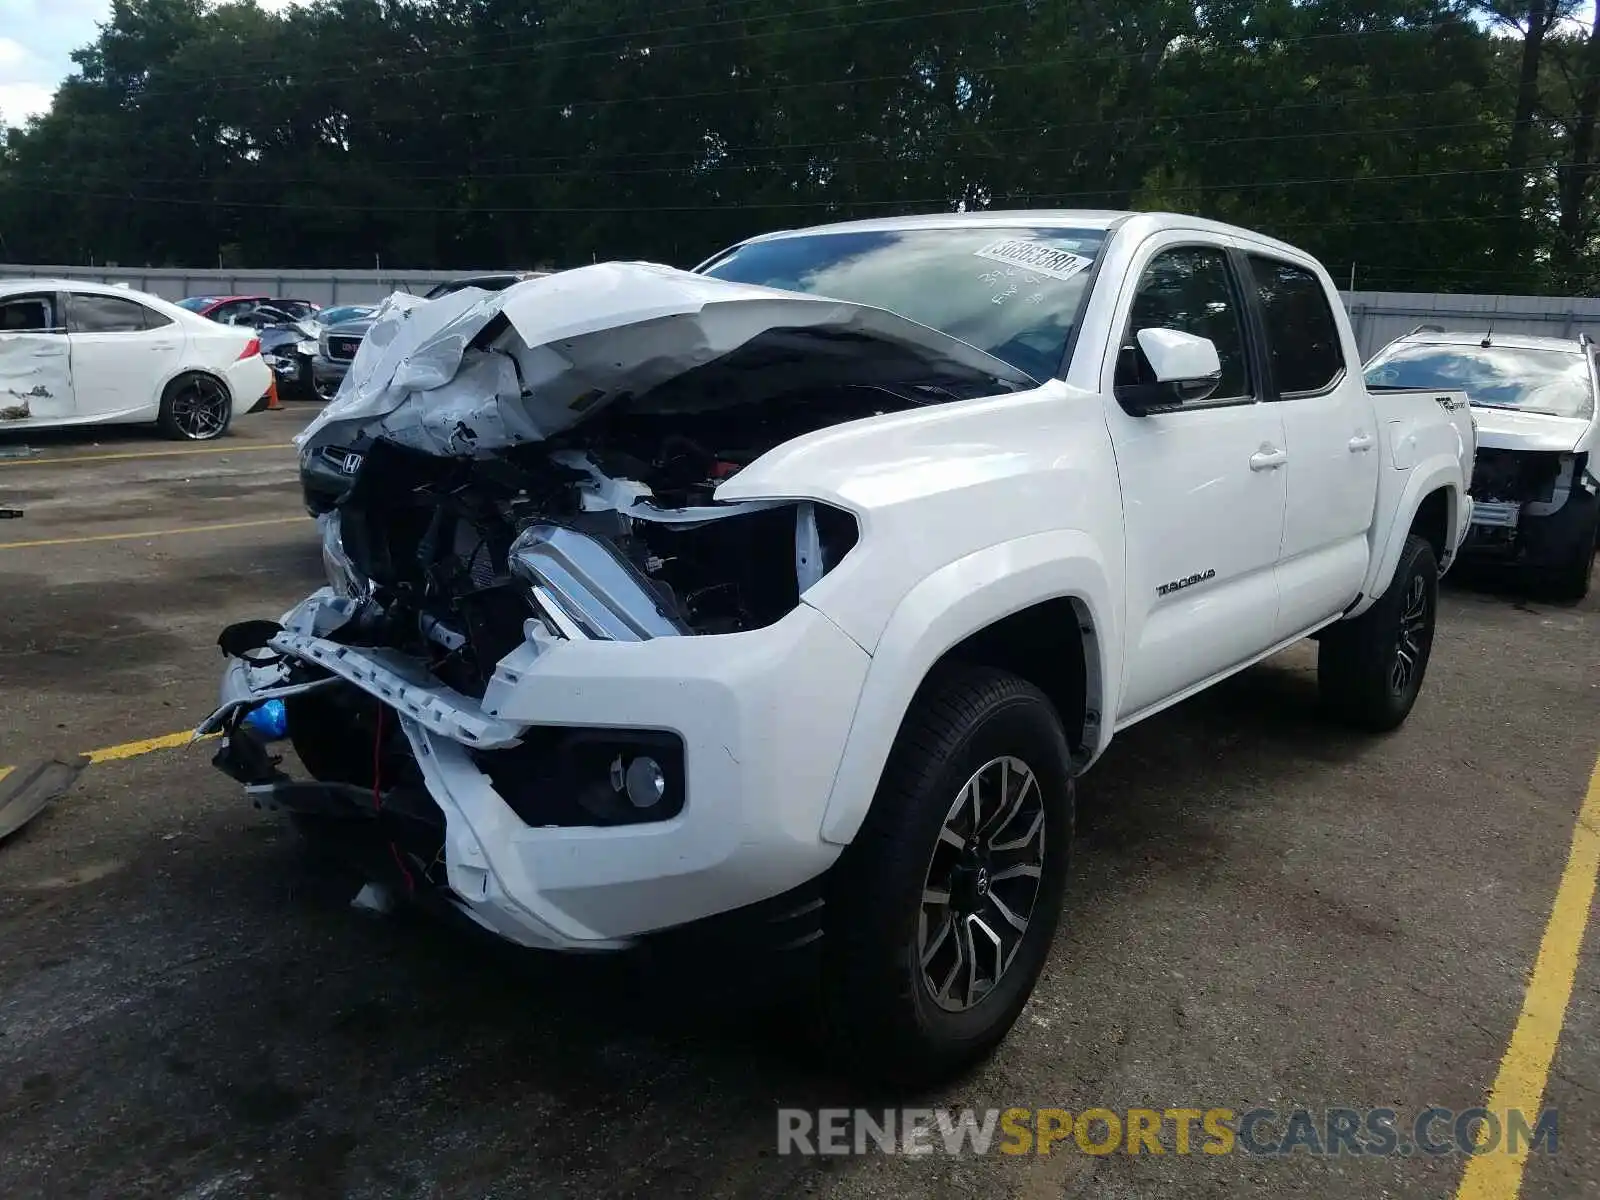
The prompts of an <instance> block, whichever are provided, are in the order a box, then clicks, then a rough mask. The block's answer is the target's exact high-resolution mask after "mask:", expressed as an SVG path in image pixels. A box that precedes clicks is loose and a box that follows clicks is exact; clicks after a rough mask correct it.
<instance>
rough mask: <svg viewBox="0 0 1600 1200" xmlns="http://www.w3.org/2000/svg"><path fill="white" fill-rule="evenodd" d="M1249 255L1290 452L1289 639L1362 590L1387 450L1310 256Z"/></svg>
mask: <svg viewBox="0 0 1600 1200" xmlns="http://www.w3.org/2000/svg"><path fill="white" fill-rule="evenodd" d="M1243 259H1244V266H1243V268H1242V269H1243V270H1244V272H1245V273H1246V274H1247V276H1248V278H1249V280H1250V287H1251V291H1252V293H1253V301H1254V305H1255V308H1256V311H1257V316H1258V318H1259V321H1260V325H1261V331H1262V338H1263V344H1264V346H1265V348H1266V352H1267V353H1266V358H1267V375H1268V395H1269V397H1270V398H1271V399H1272V400H1273V401H1274V402H1275V406H1276V407H1277V409H1278V410H1279V412H1280V413H1281V415H1282V419H1283V430H1284V449H1285V451H1286V452H1287V454H1288V461H1287V462H1286V463H1285V464H1284V468H1283V474H1284V479H1285V482H1286V484H1287V489H1288V490H1287V496H1286V498H1285V512H1284V524H1283V550H1282V552H1281V554H1280V555H1279V562H1278V605H1279V608H1278V625H1277V638H1276V640H1278V641H1283V640H1284V639H1286V638H1291V637H1294V636H1295V635H1296V634H1298V633H1301V632H1303V631H1305V630H1307V629H1309V628H1311V627H1312V626H1313V625H1316V624H1317V623H1319V622H1321V621H1324V620H1326V619H1327V618H1328V617H1331V616H1336V615H1337V614H1339V613H1340V612H1343V611H1344V609H1345V607H1346V606H1348V605H1349V603H1350V601H1352V600H1354V599H1355V598H1356V595H1357V593H1359V592H1360V590H1361V582H1362V580H1363V579H1364V578H1365V577H1366V573H1367V560H1368V557H1369V554H1370V548H1369V542H1368V538H1367V535H1368V531H1369V529H1370V527H1371V525H1372V515H1373V511H1374V508H1375V505H1376V503H1377V494H1378V466H1379V460H1380V458H1381V457H1382V456H1381V454H1380V447H1379V438H1378V429H1377V425H1376V416H1375V414H1374V412H1373V408H1372V399H1371V397H1370V396H1368V395H1367V388H1366V384H1365V383H1364V382H1363V380H1362V377H1361V371H1360V363H1359V362H1358V361H1357V359H1356V358H1355V356H1354V347H1353V346H1348V347H1347V346H1346V345H1345V339H1344V336H1343V333H1342V328H1343V327H1342V326H1341V325H1340V323H1339V321H1338V319H1337V317H1336V316H1335V313H1334V309H1333V305H1334V304H1335V303H1337V301H1336V300H1335V299H1333V298H1331V293H1330V289H1329V287H1328V286H1327V285H1326V284H1325V283H1324V281H1323V280H1322V279H1321V278H1320V277H1319V275H1318V274H1317V272H1316V271H1314V270H1313V269H1312V268H1311V267H1310V266H1308V265H1307V264H1305V263H1303V262H1293V261H1290V260H1288V259H1285V258H1280V257H1277V256H1275V255H1272V254H1270V253H1266V252H1257V251H1254V250H1249V249H1246V250H1245V251H1244V254H1243Z"/></svg>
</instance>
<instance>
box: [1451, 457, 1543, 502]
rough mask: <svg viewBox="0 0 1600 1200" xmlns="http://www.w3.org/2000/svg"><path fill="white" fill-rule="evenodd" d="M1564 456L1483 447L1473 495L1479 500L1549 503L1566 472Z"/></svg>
mask: <svg viewBox="0 0 1600 1200" xmlns="http://www.w3.org/2000/svg"><path fill="white" fill-rule="evenodd" d="M1562 458H1563V456H1562V455H1560V454H1557V453H1551V452H1545V451H1533V450H1501V449H1497V448H1494V447H1479V449H1478V454H1477V457H1476V459H1475V460H1474V462H1473V466H1472V495H1473V499H1475V500H1479V501H1509V502H1512V503H1518V504H1521V503H1526V502H1529V501H1548V500H1550V499H1551V498H1552V497H1553V496H1554V494H1555V488H1556V480H1557V477H1558V476H1560V475H1561V473H1562Z"/></svg>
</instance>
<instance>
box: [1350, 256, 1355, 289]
mask: <svg viewBox="0 0 1600 1200" xmlns="http://www.w3.org/2000/svg"><path fill="white" fill-rule="evenodd" d="M1350 290H1351V291H1352V292H1353V291H1355V290H1356V265H1355V263H1351V264H1350Z"/></svg>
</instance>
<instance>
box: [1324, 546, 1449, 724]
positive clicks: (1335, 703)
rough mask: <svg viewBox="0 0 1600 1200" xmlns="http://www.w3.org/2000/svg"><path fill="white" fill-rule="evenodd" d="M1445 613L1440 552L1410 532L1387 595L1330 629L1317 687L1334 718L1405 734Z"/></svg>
mask: <svg viewBox="0 0 1600 1200" xmlns="http://www.w3.org/2000/svg"><path fill="white" fill-rule="evenodd" d="M1438 611H1439V566H1438V563H1437V562H1436V561H1435V560H1434V557H1433V547H1431V546H1430V545H1428V543H1427V542H1426V541H1424V540H1423V539H1422V538H1420V537H1418V536H1417V535H1416V534H1414V533H1413V534H1410V535H1408V536H1407V538H1406V544H1405V548H1404V549H1403V550H1402V551H1401V552H1400V562H1399V564H1398V565H1397V566H1396V567H1395V571H1394V578H1393V579H1392V580H1390V581H1389V587H1388V589H1387V590H1386V591H1385V592H1384V593H1383V595H1381V596H1379V597H1378V599H1377V601H1376V602H1375V603H1374V604H1373V605H1372V607H1371V608H1369V609H1367V611H1366V612H1364V613H1362V614H1361V615H1360V616H1359V617H1356V618H1355V619H1354V620H1351V621H1342V622H1340V623H1339V624H1337V625H1332V626H1329V627H1328V628H1327V629H1325V630H1324V631H1323V634H1322V640H1321V642H1320V643H1319V644H1318V647H1317V682H1318V685H1319V687H1320V689H1321V692H1322V702H1323V706H1324V707H1325V708H1326V709H1327V710H1328V711H1329V713H1330V714H1331V715H1333V716H1334V717H1336V718H1338V719H1339V720H1341V721H1343V722H1345V723H1346V724H1349V725H1354V726H1356V727H1357V728H1360V729H1367V730H1371V731H1373V732H1380V733H1381V732H1385V731H1387V730H1391V729H1396V728H1398V727H1399V726H1400V724H1401V723H1402V722H1404V721H1405V719H1406V717H1407V716H1409V715H1410V713H1411V708H1412V706H1413V705H1414V704H1416V702H1417V695H1418V693H1419V692H1421V691H1422V679H1423V676H1424V675H1425V674H1427V670H1428V659H1429V657H1430V655H1431V654H1432V652H1433V630H1434V622H1435V618H1436V617H1437V615H1438Z"/></svg>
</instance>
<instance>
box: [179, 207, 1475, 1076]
mask: <svg viewBox="0 0 1600 1200" xmlns="http://www.w3.org/2000/svg"><path fill="white" fill-rule="evenodd" d="M1359 367H1360V362H1359V359H1358V357H1357V351H1356V344H1355V342H1354V340H1353V338H1352V336H1351V332H1350V329H1349V326H1348V323H1347V321H1346V319H1345V316H1344V313H1343V311H1342V309H1341V307H1340V305H1339V302H1338V298H1337V294H1336V292H1335V291H1334V288H1333V285H1332V283H1331V282H1330V281H1329V278H1328V276H1327V274H1326V272H1325V271H1324V270H1323V269H1322V267H1321V266H1319V265H1318V264H1317V263H1316V262H1315V261H1314V260H1313V259H1311V258H1309V257H1307V256H1306V255H1305V254H1303V253H1301V252H1300V251H1297V250H1295V249H1293V248H1292V247H1290V246H1286V245H1283V244H1281V243H1279V242H1275V241H1272V240H1269V239H1267V238H1264V237H1260V236H1258V235H1256V234H1252V233H1249V232H1246V231H1244V230H1241V229H1233V228H1229V227H1226V226H1222V225H1217V224H1212V223H1209V222H1205V221H1200V220H1193V219H1189V218H1184V217H1177V216H1168V215H1155V214H1134V215H1130V214H1115V213H1097V212H1023V213H992V214H991V213H985V214H957V215H944V216H927V217H915V218H906V219H896V220H882V221H869V222H862V223H855V224H845V225H836V226H829V227H824V228H818V229H810V230H802V231H795V232H784V233H777V234H771V235H768V236H765V237H760V238H756V239H753V240H751V241H747V242H744V243H741V244H740V245H738V246H735V247H733V248H731V249H729V250H728V251H726V252H724V253H722V254H720V255H718V256H717V257H716V258H714V259H712V260H710V261H709V262H707V263H705V264H703V265H702V266H701V267H700V268H698V269H697V270H696V271H694V272H684V271H676V270H671V269H669V268H665V267H656V266H650V265H644V264H622V263H610V264H600V265H596V266H592V267H585V268H581V269H577V270H572V271H567V272H563V273H560V274H557V275H553V276H549V277H547V278H543V279H536V280H532V281H529V282H526V283H521V284H518V285H516V286H514V287H511V288H508V289H506V290H505V291H502V292H498V293H495V294H487V293H483V292H475V291H471V290H469V291H465V292H460V293H457V294H455V295H452V296H447V297H444V298H442V299H438V300H433V301H425V302H424V301H417V300H415V299H414V298H411V297H394V298H392V299H391V300H390V301H389V302H387V303H386V305H385V306H384V308H383V309H382V310H381V311H380V313H379V314H378V316H377V319H376V321H375V323H374V325H373V328H372V332H371V333H370V334H369V336H368V337H367V338H366V340H365V341H364V342H363V344H362V347H361V350H360V353H359V354H358V356H357V358H356V360H355V362H354V364H353V366H352V368H351V372H350V376H349V378H348V379H347V381H346V383H345V384H344V386H343V388H342V390H341V392H340V394H339V396H338V398H337V399H336V400H335V401H334V402H333V403H331V404H330V405H329V406H328V407H327V409H326V410H325V411H324V412H323V413H322V414H321V415H320V416H319V417H318V418H317V419H316V420H315V421H313V422H312V424H311V425H310V427H309V428H308V429H307V430H306V432H305V433H304V434H303V435H302V438H301V449H302V462H303V464H304V465H305V469H306V471H307V473H308V476H307V477H308V479H309V478H310V477H311V476H313V475H315V476H316V477H317V478H318V479H321V480H323V481H325V480H326V479H327V478H328V476H329V475H330V474H331V475H332V476H334V477H340V478H343V479H344V480H345V481H346V484H345V485H342V490H341V491H340V493H339V494H338V495H337V497H336V502H335V503H333V505H332V507H331V508H330V510H329V511H328V512H327V514H326V515H325V516H324V517H323V518H322V524H323V536H324V557H325V560H326V563H327V567H328V576H329V578H328V586H327V587H326V588H324V589H322V590H320V591H318V592H317V593H315V594H314V595H312V596H310V597H309V598H307V599H306V600H305V601H304V602H303V603H301V604H300V605H298V606H297V607H296V608H295V609H294V610H293V611H291V612H289V613H287V614H285V615H284V616H283V617H282V618H281V619H280V620H277V621H259V622H250V623H246V624H244V625H236V626H231V627H230V628H229V629H228V630H226V631H224V633H223V635H222V637H221V638H220V639H219V641H220V644H221V645H222V647H223V650H224V653H225V654H226V655H228V656H229V663H228V666H227V670H226V675H225V679H224V683H223V689H222V705H221V707H220V708H219V709H218V710H217V711H216V712H215V713H214V714H213V715H212V716H211V717H210V718H208V719H207V720H206V721H205V722H204V723H203V724H202V725H201V726H200V731H201V732H216V731H221V732H223V733H224V734H225V735H226V736H225V737H224V739H223V741H222V743H221V749H220V750H219V751H218V753H217V757H216V762H217V765H218V766H220V767H222V768H223V769H224V770H226V771H227V772H228V773H229V774H231V775H232V776H234V777H235V778H237V779H239V780H240V781H241V782H243V783H244V784H245V785H246V786H247V788H248V790H249V793H250V795H251V796H252V797H253V799H254V800H255V801H256V802H257V803H258V804H260V805H261V806H263V807H268V808H276V809H281V810H286V811H287V812H288V813H289V814H291V815H292V817H293V819H294V821H295V823H296V824H297V825H298V826H299V827H300V828H301V829H302V830H303V831H304V832H306V833H307V834H308V835H309V836H310V837H312V838H314V839H320V840H326V841H330V842H339V843H340V844H343V845H346V846H348V847H349V848H350V849H351V851H352V853H353V854H355V855H356V856H357V857H358V859H359V861H360V862H361V863H362V864H363V865H364V867H365V869H366V870H367V871H368V873H369V876H368V877H369V879H370V880H371V881H372V883H371V885H369V886H371V887H375V888H377V889H379V890H380V894H386V895H388V896H389V897H392V898H399V897H402V896H404V897H411V898H415V899H417V900H426V901H431V902H433V903H435V904H437V905H439V906H441V907H445V908H447V909H449V910H451V911H453V912H455V913H459V914H464V915H465V916H467V917H469V918H471V919H472V920H474V921H476V922H477V923H478V924H479V925H481V926H482V927H484V928H487V929H489V930H491V931H493V932H495V933H497V934H499V935H501V936H503V937H505V938H507V939H510V940H512V941H514V942H517V943H520V944H523V945H527V946H536V947H547V948H554V949H563V950H597V949H598V950H613V949H622V948H625V947H629V946H633V945H636V944H639V943H649V942H651V941H652V940H657V941H658V944H659V940H665V941H667V942H668V943H670V944H688V940H690V939H689V937H688V935H690V934H693V933H694V932H695V931H698V930H705V931H720V932H723V933H728V934H730V935H731V934H733V933H738V934H739V935H740V936H741V937H743V936H747V935H748V936H749V937H751V938H754V937H755V936H756V935H763V936H764V937H765V938H766V939H767V940H768V941H769V942H771V943H773V944H775V945H779V946H781V947H782V948H783V949H784V950H785V951H787V952H791V953H799V952H800V951H801V949H802V948H804V950H806V951H807V952H808V953H811V954H812V959H811V961H813V962H814V963H815V964H816V966H817V969H818V970H819V971H820V973H821V974H820V978H821V979H822V981H823V983H824V986H823V988H822V995H823V996H824V998H825V999H824V1004H825V1006H826V1015H827V1022H826V1026H827V1028H828V1029H829V1031H830V1033H831V1036H832V1037H833V1038H834V1039H835V1040H836V1041H837V1043H838V1044H839V1046H841V1047H842V1048H844V1049H845V1050H847V1051H848V1053H849V1058H850V1062H851V1063H852V1065H854V1066H856V1067H858V1068H869V1069H872V1070H874V1071H878V1072H883V1073H887V1074H890V1075H892V1076H894V1077H896V1078H900V1079H910V1078H926V1077H928V1076H930V1075H936V1074H939V1073H943V1072H947V1071H951V1070H955V1069H958V1068H960V1067H961V1066H963V1065H964V1064H966V1063H969V1062H970V1061H972V1060H973V1059H974V1058H975V1057H977V1056H979V1055H981V1054H982V1053H984V1052H985V1051H986V1050H987V1049H989V1048H990V1047H992V1046H993V1045H994V1044H995V1043H996V1042H997V1041H998V1040H999V1039H1000V1038H1001V1037H1003V1036H1004V1034H1005V1032H1006V1031H1007V1029H1008V1028H1009V1027H1010V1026H1011V1024H1012V1022H1013V1021H1014V1020H1015V1018H1016V1016H1017V1014H1018V1012H1019V1011H1020V1010H1021V1008H1022V1006H1023V1004H1024V1003H1025V1002H1026V1000H1027V998H1028V995H1029V993H1030V992H1031V990H1032V988H1033V985H1034V982H1035V980H1036V978H1037V976H1038V974H1039V972H1040V969H1041V967H1042V966H1043V963H1044V961H1045V957H1046V955H1047V954H1048V952H1049V949H1050V944H1051V940H1052V935H1053V933H1054V930H1055V928H1056V921H1057V916H1058V912H1059V908H1060V906H1061V902H1062V894H1063V893H1062V890H1063V884H1064V880H1065V874H1066V870H1067V863H1068V848H1069V843H1070V841H1071V838H1072V830H1073V795H1074V780H1075V778H1076V777H1077V776H1078V775H1079V774H1081V773H1082V772H1083V771H1085V770H1087V769H1088V768H1089V767H1090V765H1091V764H1093V762H1094V761H1095V760H1096V758H1098V757H1099V755H1100V754H1101V753H1103V752H1104V750H1105V748H1106V746H1107V744H1108V743H1109V742H1110V741H1111V738H1112V736H1113V734H1115V733H1116V731H1117V730H1119V729H1123V728H1126V727H1127V726H1129V725H1132V724H1133V723H1134V722H1136V721H1140V720H1143V719H1144V718H1146V717H1148V716H1150V715H1151V714H1153V713H1156V712H1159V711H1160V710H1162V709H1163V708H1165V707H1167V706H1168V705H1171V704H1174V703H1176V702H1178V701H1180V700H1182V699H1184V698H1185V697H1187V696H1191V695H1193V694H1194V693H1196V692H1198V691H1200V690H1201V689H1202V688H1205V687H1207V686H1208V685H1210V684H1212V683H1215V682H1217V681H1218V680H1220V679H1223V678H1225V677H1227V676H1229V675H1231V674H1233V673H1234V672H1237V671H1240V670H1242V669H1244V668H1245V667H1247V666H1249V665H1250V664H1252V663H1254V662H1257V661H1259V660H1260V659H1263V658H1265V657H1266V656H1268V655H1270V654H1272V653H1274V652H1275V651H1277V650H1280V649H1282V648H1284V647H1286V646H1288V645H1290V644H1292V643H1294V642H1296V641H1299V640H1300V639H1302V638H1306V637H1310V636H1318V637H1320V639H1321V652H1320V659H1319V662H1320V672H1321V682H1322V687H1323V692H1324V696H1325V699H1326V702H1327V707H1328V708H1329V709H1330V710H1331V711H1332V712H1333V713H1334V714H1336V715H1337V716H1338V717H1341V718H1344V719H1346V720H1348V721H1352V722H1354V723H1356V724H1358V725H1361V726H1364V727H1366V728H1369V729H1373V730H1383V729H1389V728H1392V727H1394V726H1396V725H1398V724H1399V723H1400V722H1401V721H1402V720H1404V719H1405V717H1406V715H1407V713H1408V712H1409V711H1410V709H1411V707H1412V704H1413V703H1414V701H1415V700H1416V697H1417V693H1418V689H1419V688H1420V687H1421V685H1422V681H1423V676H1424V673H1425V671H1426V669H1427V665H1428V655H1429V650H1430V647H1431V645H1432V641H1433V630H1434V619H1435V612H1436V598H1437V584H1438V578H1439V575H1440V574H1441V573H1442V572H1443V571H1444V570H1445V569H1446V568H1447V567H1448V566H1449V564H1450V562H1451V560H1452V558H1453V557H1454V556H1455V553H1456V548H1457V546H1458V544H1459V543H1460V540H1461V538H1462V535H1463V531H1464V530H1465V529H1466V527H1467V524H1468V521H1469V516H1470V508H1471V501H1470V500H1469V499H1468V482H1469V475H1470V471H1471V463H1472V459H1473V451H1474V446H1473V427H1472V423H1471V419H1470V416H1469V413H1468V410H1467V406H1466V402H1465V399H1464V397H1462V396H1461V395H1460V394H1458V393H1451V392H1443V391H1436V390H1426V391H1417V392H1397V391H1386V392H1383V393H1382V394H1380V395H1371V394H1369V393H1368V391H1367V389H1366V387H1365V385H1364V384H1363V381H1362V377H1361V373H1360V369H1359ZM309 486H310V484H308V487H309ZM318 486H324V484H318ZM274 697H276V698H280V699H283V700H285V702H286V707H287V713H288V729H289V736H290V738H291V739H292V742H293V746H294V749H295V751H296V756H297V758H298V761H299V765H300V767H302V768H303V769H304V771H305V772H306V773H307V774H309V776H310V778H309V779H308V778H291V777H290V775H289V773H288V772H287V771H286V770H285V769H284V766H283V764H282V763H281V762H279V761H278V760H277V759H276V758H274V757H273V756H272V755H271V753H270V749H269V746H268V745H267V744H265V743H264V742H263V741H262V740H261V739H260V738H258V737H257V736H256V735H255V734H253V733H252V732H251V726H250V724H249V723H248V722H246V721H244V720H242V718H244V717H245V714H246V713H247V712H249V711H250V710H251V709H253V708H255V707H257V706H259V705H260V704H262V703H263V702H264V701H265V700H267V699H270V698H274ZM674 939H678V940H677V941H674ZM751 952H752V953H754V950H753V949H752V950H751ZM721 961H722V963H723V966H724V968H725V969H726V968H727V967H728V966H729V965H730V964H732V963H734V962H736V961H737V960H731V959H723V960H721Z"/></svg>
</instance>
